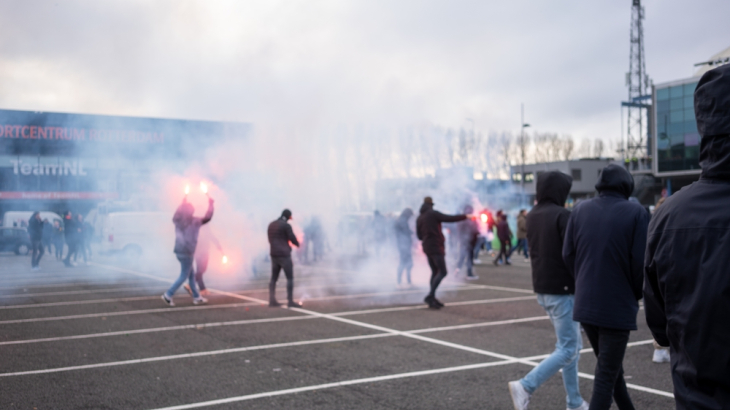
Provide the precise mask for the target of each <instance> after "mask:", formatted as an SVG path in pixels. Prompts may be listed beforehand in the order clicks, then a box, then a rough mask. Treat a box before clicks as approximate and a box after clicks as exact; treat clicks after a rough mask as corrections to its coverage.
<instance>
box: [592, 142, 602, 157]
mask: <svg viewBox="0 0 730 410" xmlns="http://www.w3.org/2000/svg"><path fill="white" fill-rule="evenodd" d="M603 149H604V146H603V140H602V139H596V140H595V141H594V142H593V156H594V157H596V158H600V157H601V156H602V155H603Z"/></svg>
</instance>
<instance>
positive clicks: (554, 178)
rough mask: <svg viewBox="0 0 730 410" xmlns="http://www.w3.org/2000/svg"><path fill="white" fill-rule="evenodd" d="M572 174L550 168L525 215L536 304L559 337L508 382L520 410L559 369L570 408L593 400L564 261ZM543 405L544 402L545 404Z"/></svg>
mask: <svg viewBox="0 0 730 410" xmlns="http://www.w3.org/2000/svg"><path fill="white" fill-rule="evenodd" d="M572 184H573V179H572V178H571V177H570V176H569V175H566V174H563V173H562V172H558V171H550V172H545V173H542V174H540V175H538V177H537V190H536V199H537V206H535V207H534V208H532V210H531V211H530V213H529V214H527V215H525V219H526V224H527V226H529V227H530V228H529V229H526V232H525V237H526V238H528V240H529V241H530V243H531V244H532V249H531V255H532V258H531V259H530V264H531V266H532V288H533V289H534V291H535V293H537V303H538V304H540V306H542V308H543V309H545V312H546V313H547V314H548V316H549V317H550V321H551V322H552V324H553V327H554V328H555V335H556V336H557V338H558V342H557V344H556V345H555V351H553V353H552V354H550V356H548V357H547V358H546V359H545V360H543V361H542V362H540V364H539V365H538V366H537V367H535V368H534V369H532V371H530V372H529V373H527V375H526V376H525V377H523V378H522V379H520V380H518V381H513V382H509V384H508V387H509V391H510V395H511V396H512V403H513V404H514V407H515V410H525V409H527V405H528V404H529V402H530V396H531V395H532V394H533V393H534V392H535V390H537V389H538V388H539V387H540V386H541V385H542V384H543V383H545V382H546V381H547V380H548V379H549V378H550V377H552V376H553V375H554V374H555V373H557V372H559V371H560V370H562V371H563V386H564V387H565V392H566V394H567V396H566V401H567V408H568V410H571V409H579V410H588V403H587V402H586V401H584V400H583V397H581V395H580V388H579V386H578V360H579V359H580V349H581V348H582V347H583V342H582V339H581V335H580V324H579V323H578V322H575V321H573V302H574V300H575V297H574V293H575V281H574V280H573V277H572V276H571V275H570V272H569V271H568V267H567V266H565V262H564V261H563V256H562V250H563V239H564V237H565V229H566V227H567V225H568V218H569V217H570V211H568V210H567V209H565V200H566V199H567V198H568V193H569V192H570V187H571V186H572ZM540 407H543V406H540Z"/></svg>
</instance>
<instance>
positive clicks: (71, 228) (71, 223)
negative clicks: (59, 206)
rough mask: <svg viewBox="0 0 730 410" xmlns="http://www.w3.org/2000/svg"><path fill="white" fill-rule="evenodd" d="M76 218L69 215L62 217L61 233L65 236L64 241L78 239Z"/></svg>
mask: <svg viewBox="0 0 730 410" xmlns="http://www.w3.org/2000/svg"><path fill="white" fill-rule="evenodd" d="M77 225H78V224H77V222H76V219H75V218H73V217H71V219H68V217H65V218H64V219H63V234H64V236H65V237H66V243H74V242H75V241H77V240H78V237H79V232H78V227H77Z"/></svg>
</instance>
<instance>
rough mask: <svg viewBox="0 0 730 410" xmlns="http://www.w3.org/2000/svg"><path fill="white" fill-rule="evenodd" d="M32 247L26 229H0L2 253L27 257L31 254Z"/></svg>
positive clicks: (0, 249) (0, 248)
mask: <svg viewBox="0 0 730 410" xmlns="http://www.w3.org/2000/svg"><path fill="white" fill-rule="evenodd" d="M30 247H31V246H30V235H28V231H26V230H25V228H13V227H3V228H0V251H2V252H15V254H16V255H27V254H28V253H30Z"/></svg>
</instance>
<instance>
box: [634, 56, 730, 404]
mask: <svg viewBox="0 0 730 410" xmlns="http://www.w3.org/2000/svg"><path fill="white" fill-rule="evenodd" d="M694 108H695V117H696V118H697V129H698V130H699V133H700V135H701V136H702V139H701V142H700V166H701V168H702V173H701V175H700V179H699V181H696V182H694V183H692V184H691V185H689V186H686V187H684V188H682V189H681V190H679V191H677V192H676V193H675V194H674V195H672V196H670V197H668V198H667V199H666V201H664V204H663V205H662V206H661V207H659V208H658V209H657V210H656V213H655V214H654V218H653V219H652V221H651V223H650V224H649V234H648V240H647V246H646V259H644V261H645V262H644V269H645V274H646V280H645V281H644V309H645V314H646V322H647V324H648V325H649V329H650V330H651V333H652V335H653V336H654V339H655V340H656V341H657V342H659V344H660V345H662V346H670V349H671V363H672V365H671V369H672V381H673V383H674V400H675V402H676V407H677V409H680V410H685V409H698V410H711V409H713V410H714V409H728V408H730V348H729V346H730V327H728V317H730V297H729V296H728V295H730V275H728V266H730V252H729V251H728V250H730V212H728V209H727V205H728V204H729V203H730V65H724V66H720V67H718V68H715V69H713V70H710V71H708V72H706V73H705V74H704V75H702V77H701V78H700V81H699V83H698V84H697V88H695V92H694Z"/></svg>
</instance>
